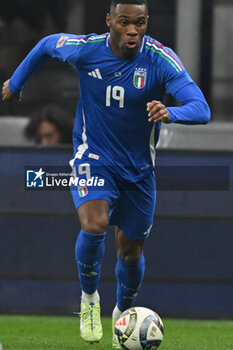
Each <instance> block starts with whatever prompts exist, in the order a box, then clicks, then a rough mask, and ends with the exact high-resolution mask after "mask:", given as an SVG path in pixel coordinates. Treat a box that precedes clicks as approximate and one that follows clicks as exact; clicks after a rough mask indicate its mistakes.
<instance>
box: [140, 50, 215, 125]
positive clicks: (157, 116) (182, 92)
mask: <svg viewBox="0 0 233 350" xmlns="http://www.w3.org/2000/svg"><path fill="white" fill-rule="evenodd" d="M164 50H165V53H166V55H167V58H168V59H164V57H161V56H160V57H159V59H158V60H159V62H158V63H159V69H160V70H159V79H160V82H161V85H162V86H164V87H165V91H166V92H167V93H169V94H171V95H172V96H174V97H175V98H176V99H177V100H178V101H179V102H180V104H181V106H179V107H165V105H164V104H163V103H162V102H160V101H156V100H154V101H150V102H149V103H148V104H147V111H148V117H149V119H148V120H149V121H150V122H157V121H162V122H165V123H180V124H206V123H208V122H209V120H210V114H211V113H210V108H209V106H208V104H207V102H206V100H205V97H204V95H203V93H202V92H201V90H200V89H199V87H198V86H197V85H196V84H195V83H194V81H193V80H192V79H191V77H190V76H189V74H188V73H187V72H186V70H185V68H184V66H183V64H182V62H181V61H180V59H179V57H178V56H177V55H176V54H175V53H174V52H173V51H172V50H171V49H169V48H164ZM171 60H172V61H171Z"/></svg>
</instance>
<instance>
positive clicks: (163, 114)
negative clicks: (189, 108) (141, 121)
mask: <svg viewBox="0 0 233 350" xmlns="http://www.w3.org/2000/svg"><path fill="white" fill-rule="evenodd" d="M147 111H148V112H149V113H148V117H149V119H148V121H149V122H154V123H156V122H158V121H161V122H164V123H168V122H169V121H170V115H169V113H168V110H167V108H166V107H165V106H164V105H163V104H162V103H161V102H160V101H156V100H153V101H151V102H148V103H147Z"/></svg>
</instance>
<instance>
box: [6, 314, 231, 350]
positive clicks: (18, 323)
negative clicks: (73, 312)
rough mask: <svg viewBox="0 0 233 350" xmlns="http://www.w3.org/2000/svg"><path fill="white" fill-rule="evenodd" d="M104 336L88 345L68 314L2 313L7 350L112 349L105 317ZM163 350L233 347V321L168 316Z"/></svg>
mask: <svg viewBox="0 0 233 350" xmlns="http://www.w3.org/2000/svg"><path fill="white" fill-rule="evenodd" d="M102 320H103V327H104V337H103V339H102V341H101V342H100V343H96V344H87V343H85V342H83V341H82V340H81V339H80V337H79V332H78V327H79V322H78V319H76V318H75V317H74V316H73V317H66V316H60V317H57V316H56V317H55V316H13V315H0V343H1V344H2V347H3V349H4V350H29V349H30V350H50V349H51V350H83V349H90V350H92V349H93V350H94V349H111V319H110V318H109V317H103V318H102ZM163 322H164V327H165V337H164V341H163V343H162V344H161V346H160V348H159V349H161V350H232V349H233V321H221V320H220V321H198V320H195V321H192V320H175V319H164V320H163Z"/></svg>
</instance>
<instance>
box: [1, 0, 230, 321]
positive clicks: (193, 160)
mask: <svg viewBox="0 0 233 350" xmlns="http://www.w3.org/2000/svg"><path fill="white" fill-rule="evenodd" d="M108 6H109V0H101V1H96V0H88V1H85V0H66V1H64V0H34V1H31V0H20V1H18V0H8V1H1V2H0V43H1V45H0V81H1V83H3V82H4V81H5V80H7V79H8V78H10V76H11V75H12V73H13V72H14V70H15V69H16V68H17V66H18V64H19V63H20V62H21V60H22V59H23V58H24V57H25V55H26V54H27V53H28V52H29V51H30V50H31V49H32V47H33V46H34V45H35V44H36V43H37V42H38V41H39V40H40V39H41V38H42V37H44V36H46V35H49V34H51V33H55V32H68V33H74V34H83V33H85V34H88V33H92V32H95V33H98V34H100V33H103V32H106V31H107V27H106V25H105V16H106V12H107V10H108ZM149 9H150V21H149V28H148V34H150V35H151V36H152V37H154V38H155V39H157V40H158V41H160V42H162V43H163V44H165V45H166V46H169V47H171V48H172V49H173V50H174V51H175V52H176V53H177V54H178V55H179V57H180V58H181V59H182V61H183V63H184V65H185V67H186V69H187V71H188V72H189V73H190V75H191V77H192V78H193V79H194V80H195V81H196V83H197V84H198V85H199V87H200V88H201V89H202V91H203V93H204V95H205V97H206V99H207V101H208V103H209V105H210V107H211V111H212V120H211V122H210V123H209V124H208V125H205V126H182V125H164V126H163V129H162V133H161V138H160V142H159V145H158V151H157V165H159V166H165V167H166V166H177V165H178V166H181V167H183V166H196V167H202V166H209V167H213V168H212V172H210V173H208V174H206V175H203V178H195V176H194V177H193V178H192V174H189V175H187V176H190V180H191V181H193V180H194V181H197V182H198V183H202V182H203V180H205V181H206V182H205V183H212V180H213V179H214V180H215V182H214V183H215V184H216V181H217V182H219V184H220V186H216V187H212V188H209V189H204V190H203V188H202V189H199V190H198V189H196V190H187V189H185V188H183V189H181V190H179V191H178V190H174V189H173V190H170V191H169V190H162V191H159V192H158V200H157V208H156V215H155V224H154V227H153V229H152V232H151V238H150V244H148V245H146V246H145V255H146V257H147V270H146V276H145V282H144V285H143V289H142V291H141V292H140V295H139V299H138V304H140V305H144V306H148V307H151V308H155V309H156V311H157V312H158V313H159V314H161V316H162V317H163V316H169V317H195V318H233V304H232V301H233V254H232V247H233V200H232V198H233V137H232V135H233V45H232V37H233V2H232V0H195V1H193V0H149ZM78 97H79V90H78V80H77V76H76V73H75V72H74V70H73V69H72V68H71V67H69V66H68V65H66V64H64V63H60V62H58V61H55V60H53V61H50V62H49V63H47V64H46V66H44V67H43V68H42V69H40V70H39V71H38V72H37V73H36V74H34V76H33V78H31V80H30V81H29V82H28V83H27V85H26V86H25V89H24V91H23V100H22V102H21V103H18V102H17V101H10V102H4V103H3V102H2V101H0V184H1V194H0V241H1V244H0V312H2V313H60V314H70V313H71V312H72V311H76V310H77V309H78V307H79V306H78V304H79V293H80V290H79V284H78V283H77V272H76V264H75V259H74V254H73V250H74V245H75V240H76V236H77V234H78V232H79V229H80V224H79V222H78V220H77V218H76V215H75V212H74V208H73V203H72V200H71V196H70V193H68V191H54V192H53V193H52V195H51V192H49V191H41V192H37V191H36V192H33V191H25V166H32V167H33V166H34V167H35V166H38V167H43V166H57V165H66V164H68V161H69V159H70V158H71V157H72V147H71V145H68V146H61V145H60V147H59V146H57V147H53V148H51V147H43V148H42V147H40V146H37V145H36V146H34V145H33V144H34V143H38V137H36V138H35V139H33V138H32V139H30V138H29V139H28V137H26V135H25V132H24V130H25V128H26V126H27V125H28V123H29V120H30V118H31V116H32V115H34V112H35V110H38V109H39V111H41V110H42V109H43V108H44V106H47V105H48V104H52V105H54V104H55V105H56V106H60V107H61V109H62V110H63V111H64V113H66V114H68V115H69V116H70V118H73V117H74V115H75V109H76V104H77V100H78ZM167 101H168V103H172V104H173V103H175V102H174V101H173V100H172V99H171V98H169V96H168V97H167ZM62 113H63V112H62ZM44 120H46V119H44ZM57 127H59V125H58V124H57ZM32 129H33V126H31V127H30V130H32ZM30 130H29V135H31V134H30ZM42 133H43V130H42V131H41V135H37V136H40V140H42V139H46V140H47V141H46V142H47V145H49V142H48V140H49V138H50V137H52V133H53V131H52V130H50V133H49V134H47V135H42ZM46 142H45V144H46ZM66 143H67V142H66ZM32 145H33V146H32ZM214 167H215V169H221V167H223V169H225V170H226V172H225V173H224V174H225V175H226V173H227V177H225V178H222V177H221V175H218V176H217V175H216V174H215V172H214ZM209 169H210V168H209ZM219 176H220V177H219ZM171 178H172V174H171V176H170V180H171ZM183 180H186V181H187V180H189V178H185V175H184V174H182V173H181V174H180V178H179V181H180V182H181V183H182V181H183ZM223 183H224V184H225V185H224V186H222V185H221V184H223ZM106 245H107V247H106V254H105V258H104V259H105V260H104V263H103V273H102V281H101V286H100V292H101V295H102V296H105V297H106V298H105V299H104V303H103V313H105V314H110V313H111V310H112V308H113V307H114V300H115V287H116V286H115V279H114V277H113V276H114V263H115V258H114V257H113V256H114V254H113V252H114V250H115V248H114V235H113V229H112V228H110V229H109V231H108V236H107V240H106Z"/></svg>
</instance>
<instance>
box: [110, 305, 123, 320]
mask: <svg viewBox="0 0 233 350" xmlns="http://www.w3.org/2000/svg"><path fill="white" fill-rule="evenodd" d="M122 312H123V311H121V310H120V309H119V308H118V306H117V305H116V306H115V307H114V309H113V312H112V317H113V318H115V319H118V318H119V317H120V316H121V314H122Z"/></svg>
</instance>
